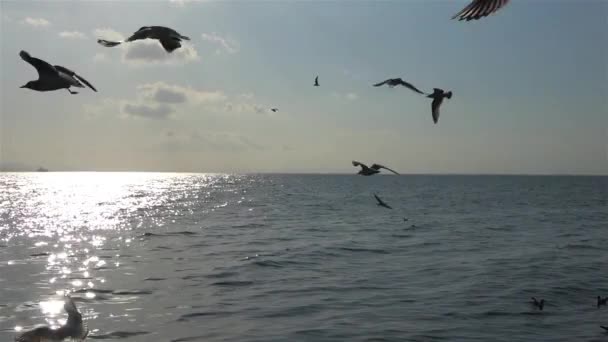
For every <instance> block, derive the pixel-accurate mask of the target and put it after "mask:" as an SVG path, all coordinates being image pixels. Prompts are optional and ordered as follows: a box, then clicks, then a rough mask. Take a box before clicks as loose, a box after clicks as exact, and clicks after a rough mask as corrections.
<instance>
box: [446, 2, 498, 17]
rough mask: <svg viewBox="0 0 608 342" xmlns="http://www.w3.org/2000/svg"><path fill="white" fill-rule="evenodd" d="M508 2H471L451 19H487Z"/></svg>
mask: <svg viewBox="0 0 608 342" xmlns="http://www.w3.org/2000/svg"><path fill="white" fill-rule="evenodd" d="M507 3H509V0H473V1H471V3H470V4H469V5H467V7H465V8H463V9H462V10H461V11H460V12H458V13H457V14H456V15H455V16H453V17H452V19H456V18H458V20H466V21H470V20H478V19H481V18H483V17H487V16H488V15H490V14H492V13H496V12H497V11H498V10H499V9H501V8H502V7H504V6H505V5H506V4H507Z"/></svg>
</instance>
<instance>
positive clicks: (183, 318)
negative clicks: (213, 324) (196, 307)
mask: <svg viewBox="0 0 608 342" xmlns="http://www.w3.org/2000/svg"><path fill="white" fill-rule="evenodd" d="M230 314H232V312H227V311H207V312H193V313H189V314H184V315H181V316H180V317H179V318H178V319H176V321H177V322H185V321H189V320H190V318H197V317H208V316H226V315H230Z"/></svg>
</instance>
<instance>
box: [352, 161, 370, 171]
mask: <svg viewBox="0 0 608 342" xmlns="http://www.w3.org/2000/svg"><path fill="white" fill-rule="evenodd" d="M353 166H355V167H356V166H361V167H362V168H364V169H367V165H365V164H363V163H360V162H358V161H356V160H353Z"/></svg>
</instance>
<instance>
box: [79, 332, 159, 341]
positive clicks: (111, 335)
mask: <svg viewBox="0 0 608 342" xmlns="http://www.w3.org/2000/svg"><path fill="white" fill-rule="evenodd" d="M148 334H150V332H149V331H112V332H109V333H107V334H102V335H89V336H88V338H90V339H92V340H112V339H119V338H129V337H133V336H140V335H148Z"/></svg>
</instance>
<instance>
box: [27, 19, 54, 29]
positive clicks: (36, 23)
mask: <svg viewBox="0 0 608 342" xmlns="http://www.w3.org/2000/svg"><path fill="white" fill-rule="evenodd" d="M21 23H22V24H26V25H29V26H32V27H36V28H38V27H47V26H50V25H51V23H50V22H49V21H48V20H46V19H44V18H32V17H26V18H25V19H23V20H22V21H21Z"/></svg>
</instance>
